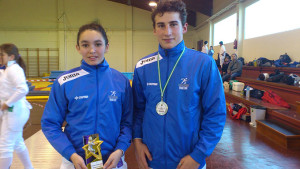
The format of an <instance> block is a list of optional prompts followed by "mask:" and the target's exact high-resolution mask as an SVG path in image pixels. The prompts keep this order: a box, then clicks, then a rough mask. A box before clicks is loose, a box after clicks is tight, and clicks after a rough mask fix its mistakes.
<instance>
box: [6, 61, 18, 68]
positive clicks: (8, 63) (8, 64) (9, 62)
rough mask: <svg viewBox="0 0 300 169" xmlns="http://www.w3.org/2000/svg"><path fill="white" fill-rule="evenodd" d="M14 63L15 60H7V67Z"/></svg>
mask: <svg viewBox="0 0 300 169" xmlns="http://www.w3.org/2000/svg"><path fill="white" fill-rule="evenodd" d="M15 63H16V61H15V60H11V61H8V62H7V67H9V66H11V65H13V64H15Z"/></svg>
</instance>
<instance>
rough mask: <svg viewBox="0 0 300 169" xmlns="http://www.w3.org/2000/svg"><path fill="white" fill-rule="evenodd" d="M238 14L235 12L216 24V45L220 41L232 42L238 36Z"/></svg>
mask: <svg viewBox="0 0 300 169" xmlns="http://www.w3.org/2000/svg"><path fill="white" fill-rule="evenodd" d="M236 17H237V15H236V14H233V15H231V16H229V17H227V18H225V19H223V20H221V21H220V22H217V23H215V24H214V46H217V45H219V42H220V41H223V43H224V44H226V43H231V42H233V41H234V39H235V38H236V25H237V24H236Z"/></svg>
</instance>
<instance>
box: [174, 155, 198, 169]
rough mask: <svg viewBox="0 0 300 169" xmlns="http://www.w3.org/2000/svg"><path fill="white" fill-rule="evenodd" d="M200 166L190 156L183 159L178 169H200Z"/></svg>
mask: <svg viewBox="0 0 300 169" xmlns="http://www.w3.org/2000/svg"><path fill="white" fill-rule="evenodd" d="M199 167H200V164H199V163H198V162H197V161H195V160H194V159H193V158H192V157H191V156H190V155H187V156H185V157H183V158H182V159H181V160H180V162H179V164H178V165H177V168H176V169H198V168H199Z"/></svg>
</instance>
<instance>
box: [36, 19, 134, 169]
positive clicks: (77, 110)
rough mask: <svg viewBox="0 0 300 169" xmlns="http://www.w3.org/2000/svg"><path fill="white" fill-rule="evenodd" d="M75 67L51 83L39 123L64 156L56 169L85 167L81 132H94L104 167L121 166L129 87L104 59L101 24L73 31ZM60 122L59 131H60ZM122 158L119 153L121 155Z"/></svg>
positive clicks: (127, 138)
mask: <svg viewBox="0 0 300 169" xmlns="http://www.w3.org/2000/svg"><path fill="white" fill-rule="evenodd" d="M76 48H77V50H78V52H79V53H80V54H81V55H82V58H83V60H82V64H81V66H80V67H77V68H74V69H72V70H69V71H67V72H65V73H64V74H63V75H61V76H60V77H58V80H56V81H55V82H54V84H53V86H52V89H51V93H50V97H49V100H48V102H47V104H46V107H45V110H44V114H43V117H42V121H41V125H42V130H43V132H44V134H45V136H46V138H47V139H48V141H49V142H50V143H51V145H52V146H53V147H54V148H55V149H56V150H57V151H58V152H59V153H60V154H61V155H62V156H63V157H64V158H63V161H62V165H61V169H70V168H76V169H79V168H80V169H87V167H86V164H85V162H84V160H83V159H84V154H85V153H84V150H83V149H82V147H83V145H84V143H83V136H89V135H92V134H98V135H99V139H100V140H102V141H103V143H102V144H101V145H100V146H101V154H102V158H103V163H105V164H104V168H105V169H112V168H118V169H127V165H126V162H125V161H124V156H123V155H124V152H125V151H126V150H127V148H128V147H129V145H130V142H131V139H132V91H131V87H130V83H129V80H128V79H127V78H126V77H125V76H124V75H122V74H121V73H120V72H118V71H116V70H115V69H112V68H110V67H109V65H108V63H107V62H106V60H105V59H104V53H106V51H107V50H108V40H107V36H106V33H105V31H104V29H103V27H102V26H101V25H98V24H87V25H84V26H82V27H81V28H80V29H79V32H78V36H77V46H76ZM64 121H66V123H67V124H66V127H65V129H64V131H62V130H61V127H62V124H63V122H64ZM122 156H123V157H122Z"/></svg>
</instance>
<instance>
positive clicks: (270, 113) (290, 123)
mask: <svg viewBox="0 0 300 169" xmlns="http://www.w3.org/2000/svg"><path fill="white" fill-rule="evenodd" d="M225 97H226V102H232V103H243V104H244V105H246V106H247V107H248V108H250V105H261V106H263V107H266V118H265V120H257V121H256V123H257V128H256V130H257V132H258V133H260V134H261V135H263V136H265V137H267V138H269V139H270V140H272V141H274V142H276V143H277V144H279V145H281V146H283V147H285V148H288V149H300V113H297V112H296V111H294V110H290V109H287V108H284V107H280V106H276V105H273V104H270V103H267V102H264V101H262V100H260V99H256V98H251V97H250V98H246V97H245V96H243V95H241V92H235V91H231V90H230V91H228V90H227V91H226V90H225ZM249 110H250V109H249Z"/></svg>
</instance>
